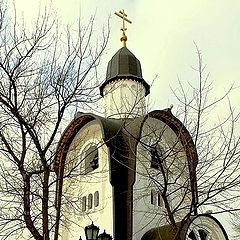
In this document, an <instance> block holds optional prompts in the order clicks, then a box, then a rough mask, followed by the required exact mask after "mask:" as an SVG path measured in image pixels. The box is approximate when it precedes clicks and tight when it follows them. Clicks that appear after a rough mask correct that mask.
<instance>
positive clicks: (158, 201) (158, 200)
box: [157, 193, 162, 207]
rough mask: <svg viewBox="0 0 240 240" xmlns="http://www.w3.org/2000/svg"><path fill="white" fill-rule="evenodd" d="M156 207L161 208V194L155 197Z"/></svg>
mask: <svg viewBox="0 0 240 240" xmlns="http://www.w3.org/2000/svg"><path fill="white" fill-rule="evenodd" d="M157 205H158V206H159V207H161V206H162V197H161V194H160V193H158V195H157Z"/></svg>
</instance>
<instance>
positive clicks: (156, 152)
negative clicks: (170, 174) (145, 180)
mask: <svg viewBox="0 0 240 240" xmlns="http://www.w3.org/2000/svg"><path fill="white" fill-rule="evenodd" d="M150 154H151V168H155V169H159V168H160V166H161V164H162V163H163V149H162V147H161V146H159V144H153V145H152V146H151V147H150Z"/></svg>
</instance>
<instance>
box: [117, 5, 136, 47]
mask: <svg viewBox="0 0 240 240" xmlns="http://www.w3.org/2000/svg"><path fill="white" fill-rule="evenodd" d="M115 14H116V15H117V16H118V17H120V18H122V20H123V27H122V28H121V30H122V32H123V35H122V37H121V39H120V40H121V42H123V46H124V47H126V41H127V36H126V35H125V31H126V30H127V28H126V27H125V21H126V22H128V23H132V22H131V21H130V20H129V19H127V14H126V13H125V12H124V10H122V11H121V10H120V11H119V12H115Z"/></svg>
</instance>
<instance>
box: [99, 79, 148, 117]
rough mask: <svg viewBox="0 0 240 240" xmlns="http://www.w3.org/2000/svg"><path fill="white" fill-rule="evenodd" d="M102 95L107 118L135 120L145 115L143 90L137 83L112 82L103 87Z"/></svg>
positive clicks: (129, 80) (121, 80) (129, 81)
mask: <svg viewBox="0 0 240 240" xmlns="http://www.w3.org/2000/svg"><path fill="white" fill-rule="evenodd" d="M103 95H104V105H105V116H106V117H108V118H135V117H138V116H143V115H144V114H145V111H146V110H145V108H146V106H145V88H144V86H143V85H142V84H141V83H139V82H137V81H134V80H131V79H119V80H116V81H113V82H111V83H109V84H107V85H106V86H105V88H104V91H103Z"/></svg>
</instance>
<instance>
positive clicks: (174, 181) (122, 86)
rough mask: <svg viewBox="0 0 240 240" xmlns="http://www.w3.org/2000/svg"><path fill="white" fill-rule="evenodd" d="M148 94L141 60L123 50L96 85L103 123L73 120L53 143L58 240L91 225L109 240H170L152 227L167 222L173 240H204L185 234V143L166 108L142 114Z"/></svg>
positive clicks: (188, 180) (193, 187)
mask: <svg viewBox="0 0 240 240" xmlns="http://www.w3.org/2000/svg"><path fill="white" fill-rule="evenodd" d="M149 93H150V86H149V84H148V83H147V82H146V81H145V80H144V79H143V76H142V70H141V64H140V61H139V60H138V59H137V58H136V57H135V55H134V54H133V53H132V52H131V51H130V50H129V49H128V48H127V47H126V46H125V45H124V47H122V48H121V49H120V50H118V51H117V52H116V54H115V55H114V56H113V57H112V59H111V60H110V61H109V63H108V67H107V74H106V80H105V82H104V83H103V84H102V85H101V86H100V94H101V96H102V97H103V98H104V106H105V117H101V116H97V115H94V114H77V115H76V116H75V119H74V120H73V121H72V122H71V123H70V124H69V126H68V127H67V128H66V130H65V132H64V134H63V136H62V138H61V140H60V142H59V146H58V149H57V154H56V161H55V171H56V173H57V176H58V183H57V193H58V194H59V196H62V197H61V198H58V199H57V202H56V207H57V209H60V208H61V210H62V216H61V225H60V232H61V239H68V240H76V239H79V236H80V235H81V236H84V227H85V226H86V225H89V224H90V223H91V222H94V224H95V225H99V226H100V227H101V229H105V230H106V232H108V233H110V234H111V235H113V236H114V239H115V240H120V239H121V240H122V239H126V240H127V239H128V240H130V239H133V240H140V239H163V240H164V239H170V238H167V237H165V238H164V237H163V235H161V231H162V230H161V229H162V228H159V227H165V226H172V223H173V222H174V223H177V224H178V225H177V224H176V226H177V227H176V229H180V231H181V232H182V233H181V234H180V233H178V232H177V231H174V234H175V235H174V236H176V240H177V239H190V240H191V239H192V240H195V239H201V240H207V239H211V238H207V237H208V236H209V235H208V234H210V233H209V232H210V230H209V229H208V230H206V231H205V230H204V231H205V232H204V231H203V232H202V230H201V229H203V228H200V230H201V231H200V233H199V232H191V231H193V230H191V231H190V230H186V229H190V228H191V226H192V225H190V224H189V222H190V220H191V219H193V218H194V219H195V218H196V216H198V215H197V201H198V197H197V184H196V166H197V162H198V156H197V151H196V148H195V146H194V143H193V141H192V138H191V136H190V134H189V132H188V131H187V129H186V128H185V126H184V125H183V124H182V123H181V121H180V120H179V119H177V118H176V117H175V116H174V115H173V114H172V112H171V108H167V109H164V110H155V111H152V112H147V110H146V102H145V97H146V96H147V95H148V94H149ZM59 217H60V216H59ZM206 218H207V217H206ZM202 219H205V218H204V217H202ZM207 219H208V218H207ZM211 219H212V218H211ZM195 221H197V220H195ZM179 223H182V224H180V225H181V226H180V225H179ZM184 223H187V224H188V225H186V224H184ZM179 226H180V227H179ZM186 226H187V227H186ZM153 229H155V230H153ZM164 229H166V227H165V228H164ZM182 229H184V231H185V232H184V234H185V235H184V236H183V230H182ZM220 229H222V228H220ZM152 233H154V234H152ZM194 234H195V235H194ZM199 234H200V235H199ZM211 234H212V233H211ZM168 236H170V235H169V234H168ZM172 236H173V235H171V237H172ZM199 236H200V237H199ZM214 236H215V235H214ZM219 236H220V237H222V236H224V237H226V234H225V232H223V233H222V235H219ZM171 239H174V238H173V237H172V238H171ZM212 239H217V240H218V239H219V240H220V239H224V238H212ZM226 239H227V237H226Z"/></svg>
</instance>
